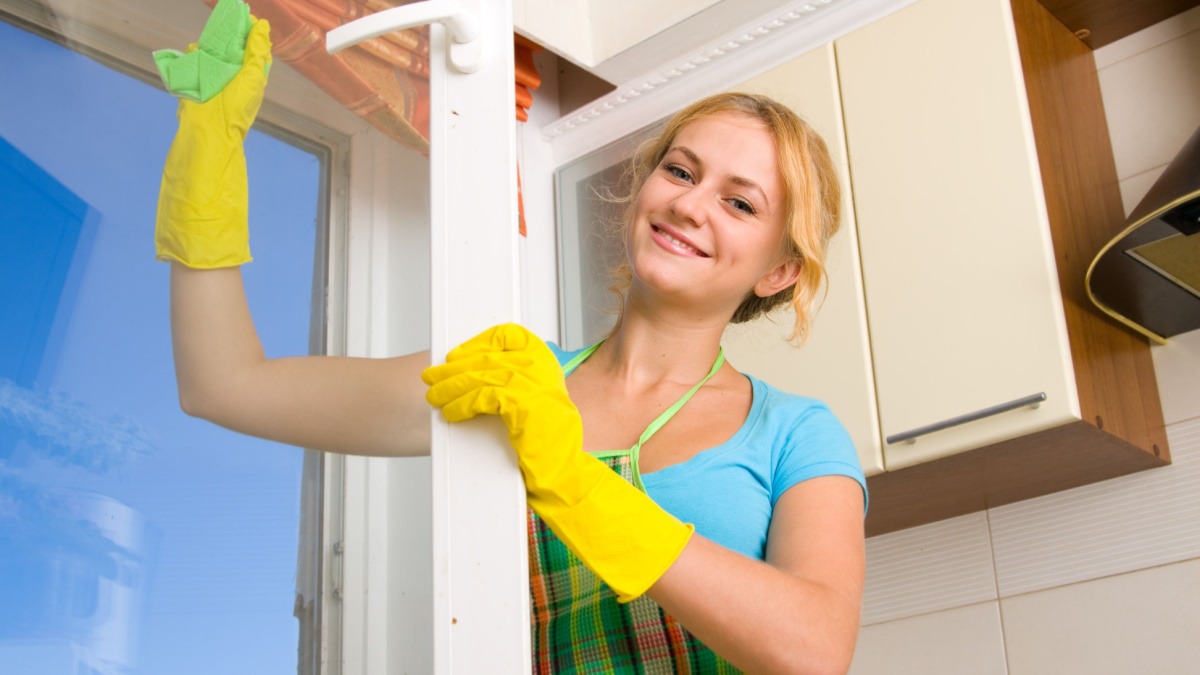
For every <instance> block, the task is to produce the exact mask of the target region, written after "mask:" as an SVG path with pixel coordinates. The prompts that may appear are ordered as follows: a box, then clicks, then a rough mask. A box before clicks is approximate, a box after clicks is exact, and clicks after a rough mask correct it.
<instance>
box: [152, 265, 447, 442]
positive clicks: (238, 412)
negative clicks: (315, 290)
mask: <svg viewBox="0 0 1200 675" xmlns="http://www.w3.org/2000/svg"><path fill="white" fill-rule="evenodd" d="M171 337H172V343H173V346H174V353H175V371H176V377H177V379H178V382H179V400H180V405H181V406H182V407H183V409H184V411H185V412H187V413H188V414H190V415H194V416H196V417H201V418H204V419H206V420H209V421H211V422H213V423H215V424H219V425H221V426H223V427H226V428H228V429H232V430H234V431H238V432H241V433H244V434H249V435H251V436H257V437H259V438H266V439H269V440H273V441H278V442H281V443H287V444H289V445H297V446H302V447H306V448H313V449H316V450H324V451H328V452H338V453H344V454H354V455H375V456H397V455H400V456H411V455H421V454H427V453H428V451H429V450H428V448H429V418H430V408H429V405H428V404H427V403H426V402H425V399H424V390H425V388H424V386H423V384H422V383H421V379H420V371H421V369H422V368H424V367H426V366H427V365H429V355H428V353H426V352H421V353H418V354H411V355H408V356H404V357H396V358H391V359H365V358H348V357H328V356H316V357H313V356H301V357H289V358H276V359H267V358H266V357H265V356H264V354H263V349H262V344H261V342H260V341H259V338H258V334H257V332H256V331H255V329H254V324H253V321H252V320H251V317H250V311H249V308H248V307H247V304H246V296H245V291H244V289H243V287H242V279H241V273H240V270H239V268H236V267H233V268H224V269H217V270H193V269H190V268H187V267H185V266H183V265H180V264H178V263H172V269H171Z"/></svg>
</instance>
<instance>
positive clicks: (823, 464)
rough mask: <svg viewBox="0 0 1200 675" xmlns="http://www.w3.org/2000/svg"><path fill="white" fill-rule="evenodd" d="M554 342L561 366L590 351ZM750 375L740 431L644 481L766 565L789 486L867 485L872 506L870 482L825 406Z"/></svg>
mask: <svg viewBox="0 0 1200 675" xmlns="http://www.w3.org/2000/svg"><path fill="white" fill-rule="evenodd" d="M547 344H548V345H549V346H550V349H551V350H552V351H553V352H554V354H555V356H557V357H558V362H559V363H560V364H565V363H567V362H568V361H570V360H571V359H572V358H574V357H575V356H576V355H577V354H579V352H580V351H583V350H578V351H573V352H564V351H562V350H561V349H559V348H558V345H555V344H554V343H547ZM746 377H748V378H750V382H751V384H752V385H753V391H754V401H753V403H752V404H751V405H750V414H749V415H747V417H746V421H745V423H744V424H742V427H741V428H740V429H738V431H737V433H735V434H734V435H733V437H732V438H730V439H729V440H727V441H725V442H724V443H722V444H720V445H718V446H716V447H713V448H709V449H707V450H703V451H701V452H700V453H698V454H697V455H696V456H695V457H692V458H691V459H689V460H687V461H686V462H681V463H679V464H675V465H672V466H668V467H666V468H664V469H661V470H659V471H653V472H651V473H643V474H642V483H643V484H644V485H645V486H646V494H648V495H650V497H651V498H652V499H653V500H654V501H655V502H656V503H657V504H658V505H659V506H661V507H662V508H663V509H665V510H666V511H667V512H668V513H670V514H672V515H674V516H675V517H676V518H679V519H680V520H682V521H683V522H685V523H692V524H693V525H695V526H696V532H698V533H699V534H700V535H701V536H703V537H705V538H707V539H710V540H712V541H714V542H716V543H718V544H720V545H722V546H724V547H725V548H728V549H731V550H734V551H737V552H739V553H741V554H742V555H745V556H749V557H751V558H756V559H758V560H763V559H764V558H765V557H766V547H767V529H768V527H769V526H770V524H771V511H772V509H773V508H774V507H775V502H776V501H777V500H778V499H779V497H780V496H781V495H783V493H784V492H786V491H787V489H788V488H790V487H792V486H793V485H795V484H797V483H799V482H800V481H803V480H807V479H809V478H816V477H817V476H848V477H850V478H853V479H854V480H856V481H858V483H859V485H861V486H862V489H863V499H864V501H865V500H866V494H867V482H866V479H865V478H864V477H863V472H862V468H861V466H860V465H859V461H858V453H856V452H855V450H854V443H853V442H852V441H851V440H850V435H849V434H848V433H846V428H845V427H843V426H842V423H841V422H839V421H838V419H837V417H835V416H834V415H833V413H832V412H830V410H829V408H828V407H827V406H826V405H825V404H824V403H822V402H820V401H818V400H816V399H813V398H807V397H804V396H797V395H795V394H789V393H787V392H784V391H781V390H779V389H776V388H775V387H772V386H771V385H769V384H767V383H766V382H763V381H762V380H759V379H757V378H755V377H753V376H750V375H747V376H746ZM611 449H613V450H616V449H617V448H611Z"/></svg>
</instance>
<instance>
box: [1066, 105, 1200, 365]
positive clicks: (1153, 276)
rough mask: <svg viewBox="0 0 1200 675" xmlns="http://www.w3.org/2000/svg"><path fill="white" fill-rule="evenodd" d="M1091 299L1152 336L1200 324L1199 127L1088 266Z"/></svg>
mask: <svg viewBox="0 0 1200 675" xmlns="http://www.w3.org/2000/svg"><path fill="white" fill-rule="evenodd" d="M1085 285H1086V286H1087V291H1088V297H1090V298H1091V299H1092V302H1094V303H1095V304H1096V306H1097V307H1099V308H1100V309H1101V310H1102V311H1103V312H1104V313H1106V314H1108V315H1109V316H1111V317H1113V318H1114V319H1116V320H1117V321H1120V322H1121V323H1123V324H1125V325H1126V326H1129V327H1130V328H1132V329H1133V330H1135V331H1137V332H1139V333H1141V334H1142V335H1145V336H1146V337H1148V338H1150V339H1151V340H1153V341H1155V342H1157V343H1159V344H1165V343H1166V341H1167V338H1169V337H1171V336H1173V335H1179V334H1180V333H1186V332H1188V331H1192V330H1196V329H1198V328H1200V129H1197V130H1196V133H1194V134H1192V137H1191V138H1190V139H1188V142H1187V143H1185V144H1184V146H1183V149H1182V150H1180V151H1179V154H1178V155H1176V156H1175V159H1174V160H1172V161H1171V164H1170V165H1169V166H1168V167H1167V170H1166V171H1164V172H1163V174H1162V176H1160V177H1159V179H1158V180H1157V181H1156V182H1155V183H1154V185H1153V187H1151V188H1150V191H1149V192H1147V193H1146V196H1145V198H1143V199H1142V201H1141V202H1139V203H1138V205H1137V208H1135V209H1134V210H1133V213H1131V214H1130V215H1129V219H1128V220H1127V221H1126V227H1125V229H1124V230H1123V231H1122V232H1121V234H1119V235H1117V237H1116V238H1114V239H1113V240H1112V241H1110V242H1109V243H1108V244H1107V245H1106V246H1105V247H1104V248H1102V249H1101V250H1100V253H1099V254H1098V255H1097V256H1096V259H1095V260H1093V261H1092V265H1091V267H1089V268H1088V273H1087V281H1086V282H1085Z"/></svg>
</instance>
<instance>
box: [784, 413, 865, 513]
mask: <svg viewBox="0 0 1200 675" xmlns="http://www.w3.org/2000/svg"><path fill="white" fill-rule="evenodd" d="M802 400H803V399H802ZM797 407H798V408H801V409H800V410H797V411H796V414H795V416H794V417H792V419H793V420H794V422H793V423H792V424H790V425H788V426H787V429H786V433H785V434H784V435H783V442H782V443H781V445H780V446H779V450H778V452H779V457H778V458H777V460H776V461H775V463H774V465H775V468H774V476H773V479H772V489H771V506H774V505H775V502H776V501H778V500H779V498H780V497H781V496H782V495H783V493H784V492H787V490H788V488H790V487H792V486H793V485H796V484H797V483H800V482H802V481H805V480H808V479H809V478H816V477H818V476H846V477H849V478H853V479H854V480H855V481H857V482H858V484H859V486H861V487H862V491H863V514H864V515H865V514H866V512H867V480H866V478H865V477H864V476H863V472H862V466H861V464H860V463H859V461H858V453H857V452H856V451H855V449H854V442H853V441H852V440H850V434H849V433H848V432H847V431H846V428H845V427H844V426H842V423H841V422H840V421H839V420H838V418H837V417H836V416H835V415H834V414H833V412H831V411H830V410H829V408H828V407H827V406H826V405H825V404H824V403H821V402H819V401H815V400H812V399H807V400H806V403H804V404H803V405H800V404H799V402H797Z"/></svg>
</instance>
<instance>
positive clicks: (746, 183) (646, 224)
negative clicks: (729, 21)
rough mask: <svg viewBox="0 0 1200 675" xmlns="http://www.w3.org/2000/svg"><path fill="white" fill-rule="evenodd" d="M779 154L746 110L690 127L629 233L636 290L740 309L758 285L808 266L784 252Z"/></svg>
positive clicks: (646, 192) (650, 184)
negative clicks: (801, 264) (740, 305)
mask: <svg viewBox="0 0 1200 675" xmlns="http://www.w3.org/2000/svg"><path fill="white" fill-rule="evenodd" d="M775 152H776V151H775V140H774V138H773V137H772V135H771V132H770V131H769V130H768V129H767V127H766V126H765V125H764V124H763V123H762V122H760V121H758V120H756V119H754V118H751V117H747V116H745V115H739V114H734V113H718V114H714V115H709V116H707V117H704V118H701V119H699V120H697V121H695V122H692V123H691V124H688V125H687V126H686V127H684V128H683V129H681V130H680V131H679V133H678V134H677V135H676V137H675V140H674V142H673V143H672V144H671V147H670V149H669V150H668V151H667V154H666V155H665V156H664V157H663V159H662V161H661V162H660V163H659V165H658V166H657V167H656V168H655V169H654V171H653V172H652V173H651V175H650V177H649V178H648V179H647V180H646V182H645V184H644V185H643V186H642V189H641V191H640V192H638V195H637V198H636V200H635V202H634V211H633V218H632V220H631V222H630V224H629V228H628V231H627V232H626V239H625V244H626V249H627V252H628V254H629V261H630V264H631V265H632V267H633V289H632V291H633V292H648V291H651V290H654V291H657V292H658V293H661V294H665V296H664V299H667V298H673V299H676V300H678V301H682V302H685V303H687V304H689V305H694V306H695V307H696V308H697V309H699V310H701V311H703V312H705V313H706V314H707V313H708V312H720V313H723V314H725V315H731V314H732V313H733V310H734V309H736V308H737V306H738V305H739V304H741V302H742V300H743V299H744V298H745V297H746V294H747V292H749V291H750V290H751V289H754V291H755V292H757V293H758V294H759V295H762V296H767V295H772V294H774V293H776V292H778V291H780V290H783V289H784V288H787V287H788V286H789V285H791V283H792V282H793V281H794V280H795V276H796V273H797V271H798V269H799V266H798V264H797V263H794V262H787V261H786V260H787V258H786V256H785V255H784V254H783V251H784V248H783V245H782V242H783V234H784V218H785V204H784V191H783V177H782V176H781V174H780V172H779V166H778V162H777V160H776V155H775ZM639 287H640V288H639Z"/></svg>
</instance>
